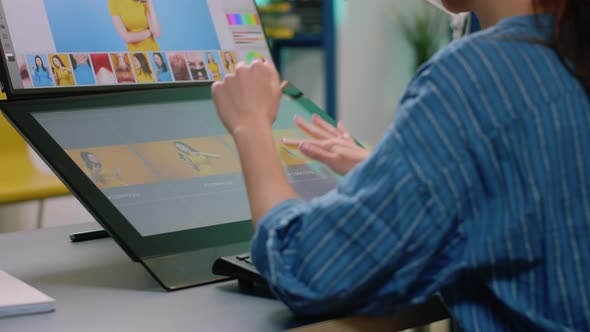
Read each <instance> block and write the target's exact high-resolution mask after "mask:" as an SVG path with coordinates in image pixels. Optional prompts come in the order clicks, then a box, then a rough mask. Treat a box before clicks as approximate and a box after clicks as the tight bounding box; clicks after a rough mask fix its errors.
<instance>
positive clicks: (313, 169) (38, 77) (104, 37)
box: [0, 0, 338, 290]
mask: <svg viewBox="0 0 590 332" xmlns="http://www.w3.org/2000/svg"><path fill="white" fill-rule="evenodd" d="M0 5H1V11H2V12H1V13H0V30H1V31H2V32H0V34H4V35H1V36H2V38H3V40H4V43H3V44H2V50H3V52H4V57H3V59H4V60H6V61H4V65H5V66H6V68H5V69H6V70H7V72H8V73H9V76H8V77H7V79H8V83H9V84H10V87H11V89H12V90H11V91H12V92H14V93H15V94H17V95H18V94H19V93H20V94H22V98H11V100H9V101H4V102H1V103H0V107H1V109H2V111H3V112H4V113H5V114H6V115H7V117H8V119H9V120H10V121H11V122H12V123H13V125H14V126H15V127H16V128H17V129H18V130H19V131H20V132H21V134H22V135H23V136H24V137H25V138H26V139H27V140H28V142H29V143H30V145H31V146H32V147H33V148H34V149H35V150H36V151H37V152H38V153H39V155H40V156H41V157H42V158H44V160H45V161H46V162H47V164H48V165H49V166H50V167H51V168H52V169H53V171H54V172H55V173H56V174H57V175H58V176H59V177H60V178H61V179H62V180H63V182H64V183H65V184H66V185H67V186H68V188H69V189H70V190H71V191H72V193H73V194H74V195H76V197H77V198H78V199H79V200H80V202H81V203H82V204H83V205H84V206H85V207H86V208H87V210H88V211H89V212H90V213H91V214H92V215H93V216H94V217H95V218H96V220H97V221H98V222H99V223H100V224H101V225H102V226H103V227H104V228H105V230H107V231H108V232H109V233H110V235H111V236H112V237H113V239H114V240H115V241H117V243H118V244H119V245H120V246H121V248H122V249H123V250H125V252H126V253H127V254H128V255H129V257H130V258H132V259H133V260H135V261H139V262H141V263H142V264H143V265H144V266H145V267H146V269H147V270H148V271H149V272H150V273H151V274H152V275H153V276H154V277H155V279H156V280H157V281H158V282H159V283H160V284H161V285H162V286H163V287H164V288H166V289H169V290H174V289H181V288H185V287H190V286H194V285H198V284H202V283H207V282H211V281H213V280H217V279H219V278H220V277H219V276H214V275H212V274H211V266H212V264H213V261H214V260H215V259H216V258H217V257H219V256H227V255H234V254H238V253H242V252H244V251H247V250H248V249H249V240H250V238H251V236H252V232H253V230H252V225H251V222H250V221H249V219H250V215H251V214H250V209H249V205H248V199H247V192H246V187H245V184H244V181H243V179H242V173H241V168H240V162H239V156H238V153H237V150H236V147H235V144H234V142H233V139H232V138H231V136H230V135H228V134H227V132H226V130H225V128H224V127H223V124H222V123H221V122H220V120H219V119H218V117H217V113H216V111H215V105H214V103H213V100H212V96H211V87H210V86H211V84H212V82H213V81H215V80H220V79H222V78H223V77H224V75H227V73H231V72H232V71H233V70H235V64H236V63H237V62H238V61H252V59H255V58H261V57H264V58H266V59H267V60H269V61H270V58H269V48H268V45H267V43H266V39H265V35H264V32H263V30H262V27H261V25H260V21H259V19H258V16H257V13H256V7H255V5H254V0H151V1H150V0H146V1H142V0H78V1H74V0H0ZM146 22H147V23H146ZM146 24H147V25H146ZM146 26H147V28H146ZM147 35H149V36H152V37H155V38H152V37H149V38H143V37H145V36H147ZM140 37H141V38H140ZM142 38H143V39H142ZM124 40H126V41H127V42H124ZM122 66H123V67H125V68H121V67H122ZM148 69H149V70H148ZM148 78H149V79H148ZM203 78H204V79H203ZM201 79H203V80H201ZM150 80H151V81H150ZM156 80H157V82H156ZM148 81H150V82H148ZM64 82H65V83H67V84H64ZM190 84H193V86H186V85H190ZM149 86H153V87H168V88H167V89H163V88H154V89H140V88H142V87H149ZM100 87H102V88H106V87H108V88H109V89H110V90H113V91H110V92H108V93H106V92H105V93H85V94H83V95H78V93H76V94H73V93H69V92H70V91H76V92H79V91H82V90H88V92H92V89H98V88H100ZM129 87H134V88H136V89H137V91H118V90H121V89H125V88H127V89H128V88H129ZM34 92H39V93H40V94H39V95H35V96H34V97H35V98H29V97H32V96H31V95H29V94H28V93H34ZM50 92H60V93H61V94H65V95H66V96H56V95H54V94H51V93H50ZM284 92H285V97H284V99H283V100H282V102H281V105H280V111H279V114H278V118H277V121H276V122H275V124H274V139H275V140H276V147H277V151H276V152H277V154H278V155H279V156H280V158H281V160H282V162H283V166H284V168H285V171H286V173H287V174H288V176H289V180H290V182H291V184H292V185H293V187H294V188H295V190H296V191H297V192H298V193H299V194H300V196H301V198H302V199H312V198H313V197H315V196H317V195H320V194H322V193H325V192H327V191H329V190H331V189H333V188H334V187H335V186H336V185H337V181H338V177H337V176H336V175H335V174H333V173H332V172H331V171H330V170H329V169H328V168H327V167H325V166H323V165H322V164H320V163H318V162H314V161H313V160H310V159H307V158H305V157H304V156H303V155H302V154H301V153H300V152H299V151H296V150H295V151H293V150H288V149H285V148H283V147H281V145H280V144H279V142H278V141H279V140H280V139H281V138H283V137H287V138H303V137H305V135H304V134H303V133H302V132H300V131H299V130H298V129H297V128H295V126H294V124H293V117H294V116H295V115H297V116H300V117H302V118H305V119H307V120H310V118H311V116H312V114H318V115H320V116H322V117H324V118H326V119H327V120H329V121H330V119H328V118H327V116H326V114H325V113H323V112H322V111H321V110H320V109H319V108H318V107H317V106H315V105H314V104H313V103H312V102H311V101H310V100H308V99H306V98H304V97H302V95H303V94H302V93H301V92H300V91H299V90H297V88H295V87H293V86H289V85H287V86H286V87H285V89H284Z"/></svg>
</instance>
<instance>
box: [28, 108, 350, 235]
mask: <svg viewBox="0 0 590 332" xmlns="http://www.w3.org/2000/svg"><path fill="white" fill-rule="evenodd" d="M295 115H298V116H301V117H303V118H306V119H308V120H309V113H308V112H307V111H306V110H305V109H303V107H302V106H301V105H300V104H299V103H297V102H296V101H292V100H289V99H285V100H283V101H282V104H281V112H279V116H278V118H277V121H276V122H275V125H274V128H273V130H274V138H275V145H276V147H277V150H276V153H277V154H278V155H279V156H280V159H281V161H282V163H283V167H284V168H285V171H286V173H287V174H288V177H289V181H290V182H291V184H292V185H293V187H294V189H295V190H296V191H297V192H298V193H299V195H300V196H301V198H302V199H306V200H310V199H312V198H313V197H316V196H318V195H321V194H323V193H326V192H328V191H330V190H331V189H333V188H335V187H336V185H337V181H338V177H337V176H336V175H335V174H334V173H332V172H331V171H330V170H329V169H328V168H326V167H325V166H323V165H322V164H320V163H317V162H314V161H313V160H310V159H307V158H306V157H305V156H303V155H302V154H301V153H300V152H299V150H296V149H295V150H290V149H287V148H285V147H282V146H281V144H280V140H281V139H283V138H291V139H300V138H304V137H306V136H305V134H303V133H302V132H301V131H299V130H298V129H297V128H295V127H294V126H293V117H294V116H295ZM33 116H34V118H35V119H36V121H37V122H39V124H40V125H41V126H42V127H43V128H44V129H45V130H46V131H47V132H48V133H49V134H50V135H51V136H52V137H53V139H54V140H55V141H56V142H57V143H58V144H59V145H60V146H61V148H62V149H64V150H65V152H66V153H67V154H68V156H69V157H70V158H71V159H72V161H73V162H74V163H75V164H76V165H77V166H78V167H79V168H80V169H81V170H82V171H83V172H84V173H85V174H86V176H88V178H89V179H90V180H91V181H92V182H93V183H94V184H95V185H96V186H97V187H98V188H99V189H100V190H101V191H102V192H103V193H104V194H105V196H106V197H107V198H108V199H109V200H110V201H111V202H112V203H113V205H114V206H115V207H117V209H118V210H119V211H120V212H121V213H122V214H123V216H125V218H126V219H127V220H128V221H129V223H130V224H131V225H132V226H133V227H134V228H135V229H136V230H137V232H138V233H139V234H140V235H141V236H143V237H148V236H154V235H158V234H163V233H171V232H177V231H182V230H187V229H195V228H202V227H208V226H213V225H219V224H224V223H230V222H237V221H242V220H248V219H250V209H249V205H248V199H247V192H246V187H245V184H244V181H243V178H242V172H241V167H240V160H239V156H238V153H237V150H236V146H235V143H234V141H233V139H232V137H231V136H229V135H228V134H227V132H226V130H225V128H224V127H223V124H222V123H221V122H220V121H219V119H218V117H217V113H216V111H215V107H214V104H213V102H212V101H211V100H192V101H177V102H171V103H165V104H159V105H156V104H154V105H128V106H120V107H113V108H109V109H104V108H102V109H76V110H69V111H63V112H53V111H52V112H39V113H33Z"/></svg>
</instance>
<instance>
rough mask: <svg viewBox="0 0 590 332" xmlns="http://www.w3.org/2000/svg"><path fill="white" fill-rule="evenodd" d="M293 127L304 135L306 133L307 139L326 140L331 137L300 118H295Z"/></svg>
mask: <svg viewBox="0 0 590 332" xmlns="http://www.w3.org/2000/svg"><path fill="white" fill-rule="evenodd" d="M294 121H295V125H296V126H297V127H298V128H299V129H301V130H302V131H303V132H304V133H306V134H307V135H308V136H309V137H311V138H314V139H328V138H330V137H332V136H333V135H330V133H328V132H326V131H325V130H323V129H321V128H319V127H317V126H315V125H313V124H311V123H309V122H307V121H305V120H303V119H302V118H300V117H298V116H295V119H294Z"/></svg>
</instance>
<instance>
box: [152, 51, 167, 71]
mask: <svg viewBox="0 0 590 332" xmlns="http://www.w3.org/2000/svg"><path fill="white" fill-rule="evenodd" d="M156 55H157V56H158V57H159V58H160V60H162V66H161V67H160V68H162V71H164V72H165V73H166V72H168V66H167V65H166V61H164V58H163V57H162V54H161V53H158V52H156V53H154V62H156V60H155V58H156ZM157 65H158V64H156V66H157Z"/></svg>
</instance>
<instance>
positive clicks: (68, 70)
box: [49, 54, 76, 86]
mask: <svg viewBox="0 0 590 332" xmlns="http://www.w3.org/2000/svg"><path fill="white" fill-rule="evenodd" d="M49 60H50V62H51V73H52V74H53V77H54V79H55V84H56V85H57V86H73V85H76V81H75V80H74V71H73V70H72V66H71V64H70V57H69V56H68V55H67V54H49Z"/></svg>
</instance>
